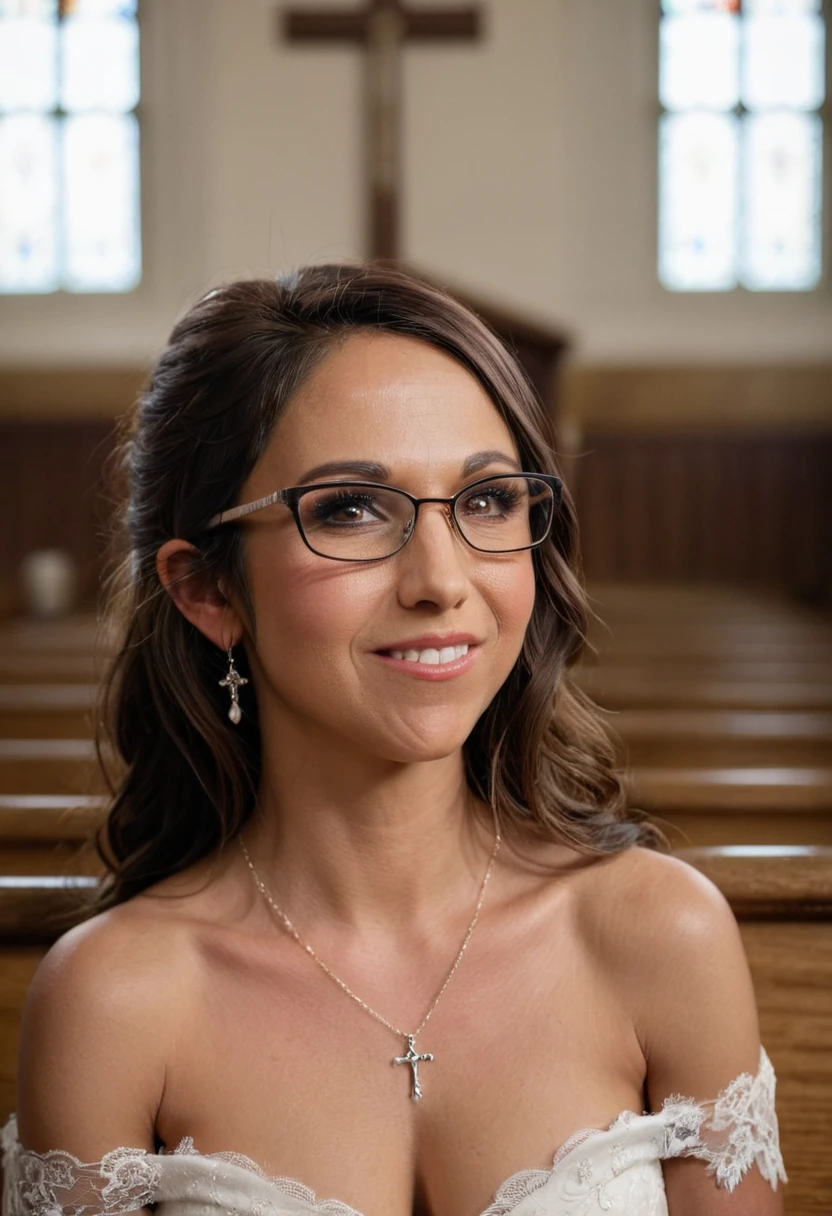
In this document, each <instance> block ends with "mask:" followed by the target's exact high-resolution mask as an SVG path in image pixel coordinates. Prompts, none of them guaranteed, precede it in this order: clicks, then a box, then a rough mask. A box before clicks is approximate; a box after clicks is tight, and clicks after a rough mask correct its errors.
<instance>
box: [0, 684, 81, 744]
mask: <svg viewBox="0 0 832 1216" xmlns="http://www.w3.org/2000/svg"><path fill="white" fill-rule="evenodd" d="M97 691H98V690H97V689H96V686H95V685H94V684H2V683H0V738H3V739H83V738H88V737H89V736H90V735H91V734H92V731H93V713H94V708H95V703H96V697H97Z"/></svg>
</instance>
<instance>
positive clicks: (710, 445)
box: [0, 0, 832, 607]
mask: <svg viewBox="0 0 832 1216" xmlns="http://www.w3.org/2000/svg"><path fill="white" fill-rule="evenodd" d="M364 7H365V6H364V5H363V4H358V3H357V0H356V2H355V3H353V0H339V2H337V3H336V2H333V3H331V4H330V3H326V4H323V5H322V4H316V3H305V2H304V0H297V3H296V4H294V5H292V6H289V5H284V6H281V5H279V4H277V3H275V0H236V2H234V3H231V2H230V0H140V3H138V4H137V3H136V0H132V2H131V0H0V439H1V440H2V452H3V457H2V461H3V463H2V476H0V510H1V511H2V519H3V520H4V526H3V529H2V534H3V540H2V547H0V588H2V595H3V602H4V603H6V605H7V606H9V607H11V606H12V604H13V597H14V594H15V587H14V584H15V581H16V579H17V577H18V571H19V565H20V562H21V560H22V558H23V557H24V556H25V555H26V554H27V553H28V552H30V551H31V550H33V549H40V548H43V547H48V548H52V547H55V546H57V547H59V548H62V549H67V550H68V551H69V552H70V553H71V554H72V555H73V557H74V558H75V559H76V561H77V563H78V566H79V576H80V580H81V586H82V591H83V593H84V595H85V596H86V598H87V600H89V599H90V597H91V596H92V595H93V594H94V589H95V583H96V574H97V567H96V561H95V557H96V552H97V549H96V542H95V538H94V531H95V525H94V519H95V511H96V508H95V494H94V492H93V491H92V490H91V487H93V486H94V484H95V480H96V478H97V476H98V472H99V467H100V463H101V458H102V454H103V453H104V452H105V450H106V448H107V439H108V436H109V433H110V422H111V419H112V418H113V417H114V416H115V415H116V414H118V413H119V411H121V410H123V409H124V408H125V407H126V406H127V405H128V404H129V402H130V401H131V399H132V396H133V394H134V392H135V389H136V387H137V385H138V384H139V383H140V382H141V380H142V378H143V376H144V375H145V373H146V371H147V368H148V367H149V365H150V363H151V362H152V360H153V358H154V357H155V356H156V354H157V353H158V352H159V351H160V349H161V348H162V346H163V344H164V342H165V339H166V336H167V334H168V333H169V331H170V329H171V326H172V324H173V322H174V320H175V319H176V317H177V316H178V315H180V314H181V312H182V311H183V310H184V309H185V308H186V307H187V306H188V305H189V304H190V303H191V302H192V301H193V300H194V299H196V298H197V297H198V296H199V295H201V294H202V293H203V292H205V291H206V290H208V289H209V288H210V287H211V286H212V285H214V284H216V283H218V282H222V281H224V280H227V279H231V278H234V277H237V276H240V275H251V274H269V273H272V272H273V271H275V270H276V269H278V268H284V267H288V266H292V265H295V264H298V263H304V262H310V261H316V260H322V259H343V258H354V257H358V256H362V255H365V254H367V253H370V252H379V251H381V252H391V250H390V249H389V248H386V247H385V246H384V242H383V239H382V241H381V244H380V245H379V244H376V247H375V248H374V247H373V232H372V231H371V230H370V229H371V226H372V223H373V219H372V208H373V203H372V200H371V199H370V197H369V193H370V189H371V186H370V179H371V177H372V175H373V172H374V169H373V165H372V164H371V163H370V162H371V159H372V157H373V155H374V154H378V155H383V154H384V153H383V149H382V151H381V152H379V151H378V149H379V137H378V132H377V131H376V130H375V128H374V127H373V118H372V116H371V114H370V109H371V106H372V99H371V98H369V97H368V94H369V92H370V90H371V89H372V87H373V85H372V79H373V72H374V71H375V72H376V76H378V75H379V72H378V68H377V66H376V68H375V69H374V68H373V63H372V59H373V57H372V55H371V54H369V53H368V50H367V45H366V42H365V43H363V44H362V43H361V42H360V41H359V38H360V36H361V32H360V30H357V29H356V28H355V27H354V26H353V27H352V28H351V27H350V21H349V17H350V14H356V13H359V11H360V10H362V9H363V8H364ZM382 7H384V6H382ZM460 7H461V6H460V5H457V4H432V5H430V6H429V8H430V13H433V14H439V15H441V14H442V12H443V10H444V12H445V14H446V17H448V16H449V17H450V18H451V20H450V21H446V23H445V25H444V27H443V25H442V22H441V21H440V22H439V23H438V25H437V26H436V28H435V30H431V29H430V28H428V29H427V30H426V31H424V30H423V31H422V32H421V34H420V32H419V30H418V29H417V30H414V31H412V32H411V36H409V37H408V36H407V35H408V31H407V29H404V30H402V31H401V32H402V34H403V35H404V37H403V40H402V41H401V43H400V46H399V50H398V52H396V51H395V50H394V51H393V53H392V58H391V63H392V64H394V67H393V68H392V69H391V71H390V72H388V73H387V75H388V76H391V77H395V78H396V79H395V80H394V81H393V83H392V84H390V81H388V82H387V83H388V84H390V89H389V90H388V92H390V91H392V92H393V93H397V94H398V96H397V102H398V105H397V110H398V114H397V116H395V117H394V119H393V126H394V133H393V138H394V140H395V144H396V150H395V153H394V156H395V159H396V161H397V163H396V166H395V173H394V177H395V178H396V180H395V183H394V186H393V190H394V194H395V198H394V202H393V207H394V209H395V211H396V213H397V220H398V222H397V232H396V240H395V245H396V247H395V248H394V249H393V250H392V252H393V253H394V254H395V255H398V256H399V257H402V258H404V259H406V260H407V262H408V263H409V264H411V265H412V266H414V267H416V268H418V269H420V270H422V271H424V272H426V273H428V274H430V275H431V276H433V277H434V278H436V279H437V280H439V281H440V282H442V283H444V284H446V285H448V286H450V287H451V288H453V289H456V290H458V291H460V292H461V293H462V294H463V295H465V294H467V296H468V298H470V299H473V300H475V301H476V302H478V303H483V304H488V305H490V306H491V307H492V308H493V310H495V311H497V312H499V313H500V315H501V319H503V320H504V321H507V322H508V323H509V325H508V328H509V329H511V328H512V326H513V329H514V336H515V341H517V342H518V343H519V342H520V341H521V336H522V335H520V331H521V328H522V327H521V322H525V323H527V325H528V326H530V327H533V328H534V330H535V335H534V336H537V337H539V339H540V350H538V352H537V357H538V363H537V365H536V371H537V375H538V381H539V382H541V381H545V382H546V383H545V386H544V387H545V390H547V391H548V392H549V394H550V397H549V399H550V401H551V404H552V408H553V411H556V423H557V426H558V435H559V442H560V446H561V448H562V450H563V451H564V452H569V453H574V454H575V455H576V459H575V460H574V461H573V462H572V464H571V466H570V474H571V476H572V478H573V481H574V488H575V492H576V493H577V494H578V496H579V499H580V508H581V516H582V524H583V537H584V548H585V554H586V564H587V571H588V574H589V576H590V577H591V578H598V579H609V578H614V579H625V580H628V579H633V578H635V579H639V580H641V579H650V580H661V581H666V580H680V579H681V580H691V579H692V580H706V581H713V580H717V581H720V582H731V583H735V584H753V583H769V584H774V585H776V586H781V587H784V588H787V589H789V590H790V591H792V592H794V593H796V594H799V595H801V596H807V597H813V598H819V597H824V596H827V597H828V595H829V590H830V582H832V576H830V560H832V559H830V553H832V532H830V519H831V518H832V512H830V510H829V493H830V491H829V486H830V483H832V477H830V470H832V458H830V431H832V377H830V375H829V369H830V365H832V294H830V286H829V279H828V270H827V268H828V243H829V242H828V234H829V214H830V211H829V197H828V196H829V184H830V180H832V175H830V156H829V155H828V150H829V125H830V119H829V113H830V111H829V105H828V101H827V88H826V82H827V79H828V74H829V73H828V62H829V57H828V50H827V45H828V39H825V37H824V34H825V21H826V19H827V18H828V14H826V13H824V9H823V5H822V3H821V0H743V3H742V4H741V3H740V0H664V2H663V3H659V0H580V2H579V3H577V2H574V0H481V2H480V3H479V4H474V5H471V6H470V7H468V8H467V9H466V8H464V7H463V8H462V13H461V20H457V21H456V25H454V20H453V19H454V14H457V13H459V12H460ZM411 8H412V9H413V10H414V11H415V12H418V11H419V8H420V6H419V5H418V4H414V5H411ZM421 9H422V11H423V12H424V9H425V6H424V4H423V5H422V6H421ZM319 13H320V14H321V20H322V21H323V25H322V26H319V28H318V30H317V31H316V29H315V28H312V29H305V27H304V26H303V23H302V22H298V21H295V28H294V29H293V28H292V21H293V20H294V19H295V17H296V16H303V15H307V16H311V17H312V18H313V19H314V18H315V16H316V15H317V14H319ZM338 13H341V14H343V16H344V18H345V21H344V22H342V28H340V29H339V28H338V23H337V21H336V23H335V26H334V27H333V26H332V24H331V18H330V24H329V26H328V25H327V20H326V18H327V15H329V14H335V15H337V14H338ZM466 14H467V16H466ZM313 27H314V21H313ZM384 36H385V35H384V31H383V29H382V31H381V37H382V45H383V38H384ZM383 53H384V52H382V54H383ZM380 79H381V85H380V86H379V87H380V88H381V90H382V91H383V89H384V88H385V87H387V86H386V85H385V73H384V68H383V67H382V68H381V73H380ZM396 81H397V83H396ZM377 100H378V99H377ZM387 100H388V102H389V101H390V98H389V97H388V99H387ZM384 104H385V102H384V99H382V101H381V102H380V105H381V106H382V107H383V106H384ZM383 138H384V137H383V135H382V137H381V142H382V143H383ZM376 168H378V167H376ZM381 172H382V174H383V172H384V169H383V168H382V170H381ZM382 226H383V225H382ZM382 236H383V234H382ZM538 330H540V331H543V332H542V333H540V334H537V332H536V331H538ZM525 332H526V331H525V330H523V333H525ZM518 335H520V336H518ZM547 338H548V339H551V344H552V349H547V345H546V339H547ZM530 358H531V356H530ZM556 378H557V384H555V379H556ZM12 521H13V523H12ZM10 525H11V526H10Z"/></svg>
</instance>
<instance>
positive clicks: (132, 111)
mask: <svg viewBox="0 0 832 1216" xmlns="http://www.w3.org/2000/svg"><path fill="white" fill-rule="evenodd" d="M138 101H139V33H138V24H137V20H136V0H0V291H2V292H15V293H19V292H48V291H59V290H65V291H78V292H92V291H107V292H120V291H130V290H131V289H132V288H133V287H135V286H136V284H137V283H138V281H139V278H140V275H141V227H140V212H139V126H138V118H137V115H136V107H137V105H138Z"/></svg>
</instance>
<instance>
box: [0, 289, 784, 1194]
mask: <svg viewBox="0 0 832 1216" xmlns="http://www.w3.org/2000/svg"><path fill="white" fill-rule="evenodd" d="M125 455H126V466H127V473H128V477H129V502H128V506H127V510H126V515H125V533H126V546H127V555H126V557H125V560H124V563H123V564H122V567H121V570H120V574H119V575H118V576H117V578H116V585H115V587H114V590H113V596H114V603H115V606H116V613H117V615H118V617H119V619H120V620H121V621H122V623H123V645H122V647H121V650H120V652H119V654H118V657H117V659H116V660H115V665H114V671H113V673H112V676H111V682H110V690H109V696H110V706H111V711H112V712H111V718H112V741H113V744H114V746H115V749H116V751H117V753H118V755H119V757H120V759H121V761H122V762H123V765H122V772H121V775H120V777H119V782H118V785H117V788H116V790H115V794H114V799H113V805H112V808H111V811H110V815H109V820H108V824H107V830H106V833H105V834H104V837H103V838H102V841H101V851H102V855H103V857H104V859H105V860H106V862H107V865H108V868H109V872H110V875H109V879H108V881H107V883H106V884H105V886H104V889H103V893H102V895H101V897H100V900H99V904H98V908H97V911H96V914H95V915H94V916H93V917H92V918H91V919H89V920H87V921H86V922H85V923H83V924H82V925H80V926H79V927H77V928H76V929H74V930H72V931H71V932H69V933H67V934H66V935H65V936H64V937H63V938H62V939H61V940H60V941H59V942H58V943H57V945H56V946H55V947H54V948H53V949H52V950H51V951H50V953H49V954H48V955H47V957H46V959H45V961H44V962H43V964H42V965H41V967H40V969H39V971H38V974H37V976H36V978H35V981H34V983H33V985H32V988H31V991H30V994H29V998H28V1002H27V1008H26V1012H25V1019H24V1028H23V1035H22V1045H21V1056H20V1070H19V1094H18V1114H17V1121H16V1122H15V1121H14V1120H10V1122H9V1124H8V1126H7V1128H6V1131H5V1149H6V1169H7V1175H8V1181H7V1191H6V1209H7V1211H8V1212H9V1213H10V1216H17V1213H22V1212H29V1211H34V1212H38V1213H46V1212H49V1213H50V1214H52V1216H54V1214H55V1213H57V1212H59V1211H61V1210H64V1211H67V1210H71V1211H72V1212H73V1213H77V1212H78V1211H79V1210H80V1211H102V1210H103V1211H124V1210H129V1209H130V1208H137V1207H140V1206H143V1205H149V1204H151V1203H156V1204H158V1205H159V1206H160V1210H162V1209H163V1210H164V1212H165V1213H166V1214H173V1213H176V1214H179V1213H188V1214H189V1216H190V1214H191V1213H197V1212H200V1213H206V1214H209V1213H210V1214H212V1216H213V1214H215V1213H217V1212H218V1211H233V1212H252V1213H254V1212H270V1213H275V1214H279V1216H289V1214H293V1216H309V1214H311V1213H327V1214H328V1216H332V1214H333V1213H337V1214H338V1216H355V1214H356V1213H358V1214H363V1216H414V1214H419V1216H485V1213H487V1216H508V1214H509V1213H511V1216H530V1214H531V1213H535V1214H538V1216H539V1214H542V1213H545V1214H546V1216H567V1214H568V1216H576V1214H578V1213H580V1214H581V1216H588V1214H589V1213H596V1212H601V1211H615V1212H624V1213H626V1214H627V1216H649V1214H653V1216H657V1214H662V1216H663V1214H665V1213H667V1212H669V1213H670V1214H671V1216H694V1214H695V1216H722V1214H723V1213H731V1214H732V1216H751V1213H754V1216H775V1214H776V1213H779V1212H781V1211H782V1208H781V1192H779V1191H778V1190H777V1184H778V1180H785V1174H784V1173H783V1167H782V1162H781V1159H780V1155H779V1150H778V1147H777V1122H776V1118H775V1115H774V1106H773V1088H774V1075H773V1072H772V1071H771V1066H770V1064H769V1062H768V1059H767V1057H766V1056H765V1053H764V1052H762V1050H761V1046H760V1042H759V1030H758V1024H757V1015H756V1010H755V1005H754V997H753V992H752V987H751V982H750V979H749V974H748V968H747V965H746V962H745V958H744V955H743V952H742V946H741V943H740V938H739V934H738V931H737V927H736V924H735V922H734V920H733V917H732V916H731V913H730V911H729V909H728V908H727V906H726V904H725V902H724V900H723V899H722V897H721V896H720V894H719V893H718V892H717V891H716V890H715V889H714V888H713V887H712V886H711V885H710V884H709V883H708V882H707V881H706V880H704V879H703V878H702V877H701V876H700V875H699V874H698V873H697V872H695V871H694V870H692V869H691V868H689V867H687V866H685V865H684V864H682V863H681V862H679V861H676V860H675V859H673V858H670V857H668V856H666V855H663V854H662V853H661V852H660V851H657V850H656V848H654V847H653V846H655V845H656V844H657V843H659V841H658V837H657V834H656V833H655V832H654V831H652V830H651V829H650V828H649V827H648V826H647V825H646V824H644V823H641V822H639V821H638V820H637V819H635V818H633V817H628V815H627V813H626V811H625V809H624V801H623V794H622V785H621V781H620V778H619V776H618V775H617V773H616V771H615V767H614V751H613V749H612V747H611V746H610V743H609V741H608V739H607V736H606V734H605V732H604V729H603V728H602V726H601V725H600V723H599V721H598V719H597V717H596V715H595V713H594V711H593V709H592V706H591V705H590V704H589V703H588V702H587V701H586V700H585V699H584V698H583V697H582V696H581V695H580V693H579V692H577V691H576V690H575V689H574V688H573V687H572V686H571V685H570V684H569V682H568V680H567V678H566V671H567V669H568V667H569V666H570V665H571V664H572V663H574V661H575V659H576V658H577V657H578V655H579V653H580V651H581V646H582V640H583V631H584V625H585V619H586V607H585V601H584V597H583V594H582V591H581V588H580V583H579V580H578V574H577V566H578V559H577V555H576V550H575V524H574V518H573V514H572V509H571V506H570V503H569V499H568V497H567V496H566V495H565V494H564V493H563V491H562V488H561V486H560V483H559V481H558V478H557V476H556V473H555V470H554V467H553V463H552V455H551V451H550V448H549V446H548V444H547V441H546V437H545V420H544V417H543V415H542V412H541V410H540V407H539V405H538V403H537V402H536V400H535V398H534V395H533V393H532V391H531V389H530V387H529V385H528V383H527V382H526V380H525V379H524V377H523V375H522V373H521V371H520V370H519V369H518V367H517V365H516V363H515V362H514V360H513V359H512V357H511V356H510V355H509V354H508V353H507V352H506V351H505V350H504V349H503V347H502V346H501V345H500V343H499V342H498V341H497V339H496V338H495V337H494V336H493V335H492V334H491V333H490V332H489V331H488V330H487V329H486V327H485V326H484V325H483V324H482V323H481V322H480V321H479V320H478V319H477V318H476V317H474V316H473V315H472V314H471V313H470V312H468V311H467V310H466V309H465V308H463V307H462V306H461V305H459V304H458V303H456V302H455V301H453V300H452V299H450V298H448V297H447V296H445V295H443V294H442V293H440V292H439V291H437V290H435V289H434V288H431V287H428V286H426V285H425V284H423V283H421V282H419V281H417V280H415V279H412V278H410V277H408V276H406V275H404V274H402V273H396V272H393V271H390V270H386V269H380V268H377V267H372V266H366V267H362V266H353V267H349V266H321V267H313V268H310V269H307V270H304V271H302V272H300V273H299V274H297V275H294V276H291V277H288V278H286V279H283V280H279V281H277V282H271V281H268V282H266V281H256V282H243V283H236V284H231V285H230V286H228V287H226V288H224V289H221V290H219V291H216V292H212V293H211V294H210V295H209V296H207V297H206V298H205V299H203V300H201V301H200V302H199V303H198V304H197V305H196V306H195V307H194V308H193V309H192V310H191V311H190V312H189V313H188V315H187V316H186V317H185V318H184V319H183V320H182V321H181V322H180V323H179V324H178V325H177V327H176V328H175V330H174V332H173V334H172V337H171V340H170V344H169V346H168V348H167V350H166V351H165V352H164V354H163V355H162V357H161V359H160V360H159V363H158V366H157V367H156V369H155V372H154V374H153V376H152V379H151V381H150V384H149V387H148V389H147V391H146V392H145V394H144V395H143V398H142V399H141V401H140V403H139V406H138V410H137V414H136V417H135V420H134V422H133V425H132V428H131V431H130V434H129V436H128V437H127V441H126V446H125ZM680 1095H686V1096H687V1097H685V1098H683V1097H681V1096H680ZM644 1112H653V1113H652V1114H651V1113H647V1114H645V1113H644ZM585 1128H587V1129H598V1130H596V1131H594V1132H586V1131H578V1129H585ZM601 1129H606V1130H601ZM576 1132H578V1134H577V1135H576V1134H575V1133H576ZM559 1145H560V1146H561V1148H560V1150H559V1152H558V1153H557V1156H556V1158H555V1161H554V1164H553V1154H555V1150H557V1149H558V1146H559ZM56 1150H62V1151H56ZM82 1162H84V1163H88V1164H85V1165H83V1166H82V1164H81V1163H82ZM89 1163H92V1164H89ZM301 1180H302V1181H301ZM316 1196H318V1198H316ZM330 1196H337V1199H336V1198H329V1197H330Z"/></svg>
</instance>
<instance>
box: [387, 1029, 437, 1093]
mask: <svg viewBox="0 0 832 1216" xmlns="http://www.w3.org/2000/svg"><path fill="white" fill-rule="evenodd" d="M432 1059H433V1056H432V1055H431V1054H430V1053H428V1054H427V1055H421V1054H420V1053H419V1052H418V1051H417V1050H416V1036H415V1035H412V1034H409V1035H408V1036H407V1054H406V1055H403V1056H395V1057H394V1059H393V1063H394V1064H409V1065H410V1067H411V1068H412V1069H413V1088H412V1090H411V1091H410V1096H411V1098H412V1099H413V1101H414V1102H418V1101H419V1099H420V1098H421V1096H422V1091H421V1089H420V1088H419V1063H420V1061H422V1060H432Z"/></svg>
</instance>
